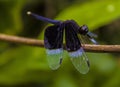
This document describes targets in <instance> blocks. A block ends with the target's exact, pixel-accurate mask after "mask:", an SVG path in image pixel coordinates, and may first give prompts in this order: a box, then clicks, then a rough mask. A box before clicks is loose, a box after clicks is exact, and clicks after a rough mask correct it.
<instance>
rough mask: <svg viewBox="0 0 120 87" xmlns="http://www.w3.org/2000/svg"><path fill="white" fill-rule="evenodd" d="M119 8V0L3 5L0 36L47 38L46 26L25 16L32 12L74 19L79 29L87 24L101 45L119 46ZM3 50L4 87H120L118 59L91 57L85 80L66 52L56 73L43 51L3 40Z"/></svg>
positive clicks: (0, 84)
mask: <svg viewBox="0 0 120 87" xmlns="http://www.w3.org/2000/svg"><path fill="white" fill-rule="evenodd" d="M119 5H120V1H119V0H51V1H50V0H26V1H24V0H1V1H0V9H1V14H0V32H1V33H6V34H14V35H20V36H26V37H34V38H36V37H39V38H42V39H43V33H44V31H43V29H44V28H45V26H46V23H43V22H41V21H38V20H35V19H34V18H32V17H30V16H27V15H26V11H28V10H31V11H32V12H35V13H38V14H41V15H43V16H46V17H49V18H55V19H59V20H67V19H74V20H76V21H77V22H78V24H79V25H83V24H87V25H88V26H89V28H90V30H92V31H94V32H96V33H97V34H98V41H99V42H100V44H101V43H109V42H111V43H110V44H112V41H117V42H116V43H119V41H120V39H119V37H120V34H119V33H117V34H116V31H115V30H117V32H120V29H119V27H120V24H119V23H120V21H119V16H120V11H119V9H120V6H119ZM116 21H117V22H116ZM114 26H116V27H114ZM113 30H114V32H113ZM111 36H114V37H113V38H112V37H111ZM115 36H116V37H115ZM113 43H114V42H113ZM0 48H1V49H0V87H4V86H5V87H6V86H7V87H15V86H16V87H23V86H24V87H27V86H28V87H96V86H97V87H119V86H120V83H119V81H120V75H119V73H120V69H119V66H120V62H119V61H120V60H119V56H114V55H112V54H108V53H87V56H88V58H89V60H90V63H91V68H90V72H89V73H88V74H86V75H82V74H80V73H79V72H78V71H77V70H76V69H75V68H74V67H73V65H72V63H71V62H70V60H69V58H68V54H67V52H66V51H65V53H64V60H63V63H62V65H61V67H60V68H59V69H58V70H56V71H52V70H51V69H50V68H49V67H48V64H47V61H46V58H45V57H46V54H45V49H44V48H39V47H32V46H31V47H30V46H22V45H18V44H17V45H15V44H10V43H5V42H2V41H0ZM117 57H118V58H117Z"/></svg>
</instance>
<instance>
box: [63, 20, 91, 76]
mask: <svg viewBox="0 0 120 87" xmlns="http://www.w3.org/2000/svg"><path fill="white" fill-rule="evenodd" d="M65 39H66V49H67V51H68V52H69V56H70V59H71V61H72V63H73V65H74V66H75V68H76V69H77V70H78V71H79V72H80V73H82V74H86V73H87V72H88V71H89V61H88V58H87V56H86V55H85V52H84V50H83V48H82V46H81V43H80V40H79V38H78V36H77V32H76V31H75V29H74V25H73V23H72V22H71V21H70V22H69V21H66V24H65Z"/></svg>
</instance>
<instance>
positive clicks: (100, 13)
mask: <svg viewBox="0 0 120 87" xmlns="http://www.w3.org/2000/svg"><path fill="white" fill-rule="evenodd" d="M119 9H120V0H114V1H113V0H107V1H104V0H101V1H100V0H99V1H92V2H86V3H84V4H77V5H73V6H70V7H69V8H67V9H65V10H64V11H62V12H61V13H60V14H59V15H58V16H57V17H56V19H59V20H69V19H74V20H76V21H77V22H78V24H80V25H83V24H86V25H88V26H89V28H90V30H93V29H95V28H98V27H100V26H103V25H106V24H108V23H110V22H111V21H113V20H115V19H116V18H118V17H119V16H120V10H119Z"/></svg>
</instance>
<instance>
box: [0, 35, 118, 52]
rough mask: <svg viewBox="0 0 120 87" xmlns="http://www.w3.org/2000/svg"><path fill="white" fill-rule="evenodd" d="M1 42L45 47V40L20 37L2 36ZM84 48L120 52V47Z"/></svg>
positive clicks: (88, 50) (87, 46) (85, 47)
mask: <svg viewBox="0 0 120 87" xmlns="http://www.w3.org/2000/svg"><path fill="white" fill-rule="evenodd" d="M0 40H1V41H6V42H11V43H19V44H25V45H31V46H37V47H44V42H43V40H36V39H31V38H24V37H18V36H11V35H5V34H0ZM83 48H84V50H85V51H87V52H100V53H101V52H108V53H110V52H116V53H117V52H120V45H90V44H84V45H83Z"/></svg>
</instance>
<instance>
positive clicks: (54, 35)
mask: <svg viewBox="0 0 120 87" xmlns="http://www.w3.org/2000/svg"><path fill="white" fill-rule="evenodd" d="M63 29H64V26H63V25H62V24H61V25H53V26H49V27H47V28H46V30H45V34H44V44H45V48H46V53H47V60H48V64H49V66H50V68H51V69H53V70H56V69H57V68H59V67H60V64H61V62H62V57H63Z"/></svg>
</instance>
